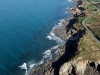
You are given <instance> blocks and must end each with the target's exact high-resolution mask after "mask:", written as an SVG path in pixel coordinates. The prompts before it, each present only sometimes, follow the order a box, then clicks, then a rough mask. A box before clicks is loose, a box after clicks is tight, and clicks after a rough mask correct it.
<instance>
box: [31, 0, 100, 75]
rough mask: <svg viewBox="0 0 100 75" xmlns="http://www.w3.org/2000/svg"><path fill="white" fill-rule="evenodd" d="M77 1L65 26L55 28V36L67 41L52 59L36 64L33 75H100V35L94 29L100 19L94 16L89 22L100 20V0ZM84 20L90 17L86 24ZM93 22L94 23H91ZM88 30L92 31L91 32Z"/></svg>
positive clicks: (60, 46)
mask: <svg viewBox="0 0 100 75" xmlns="http://www.w3.org/2000/svg"><path fill="white" fill-rule="evenodd" d="M74 1H75V2H76V5H75V7H74V8H71V9H69V11H70V12H71V13H72V15H73V16H72V17H70V18H67V19H65V21H64V22H63V23H62V24H63V25H62V26H59V27H56V28H55V29H54V30H53V32H54V33H55V35H56V36H58V37H59V38H61V39H62V40H64V41H65V43H63V44H61V45H59V50H58V51H57V53H53V59H49V60H48V61H46V62H45V63H44V64H42V65H39V66H36V67H35V68H34V69H32V71H31V73H30V75H100V44H99V43H98V42H96V39H95V37H96V38H97V39H99V37H98V36H97V33H96V32H95V33H94V32H93V28H95V27H97V26H95V27H94V25H95V24H98V23H100V22H99V20H98V22H96V21H94V20H93V19H92V22H91V23H89V22H90V20H91V19H89V18H94V17H95V18H96V19H98V18H97V17H96V16H94V14H95V13H96V15H99V16H100V14H98V13H99V12H98V10H99V9H100V2H98V1H97V2H95V0H88V1H87V0H74ZM93 3H94V4H93ZM96 4H97V5H98V6H96ZM91 7H94V8H93V9H92V8H91ZM96 7H97V8H98V9H97V8H96ZM90 16H91V17H90ZM88 17H89V18H88ZM85 19H87V21H88V20H89V21H88V22H87V21H86V22H85V25H86V26H85V25H84V24H83V23H82V22H83V21H84V20H85ZM96 19H95V20H96ZM91 24H92V25H93V26H90V25H91ZM89 26H90V27H89ZM86 27H88V28H86ZM98 27H100V25H98ZM88 29H89V30H91V32H88ZM98 31H99V30H98ZM91 33H93V34H94V36H92V35H91ZM98 35H99V33H98Z"/></svg>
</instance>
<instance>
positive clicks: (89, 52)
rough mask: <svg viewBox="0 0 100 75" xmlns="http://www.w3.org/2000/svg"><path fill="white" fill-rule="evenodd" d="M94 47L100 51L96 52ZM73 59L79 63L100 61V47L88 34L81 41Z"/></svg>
mask: <svg viewBox="0 0 100 75" xmlns="http://www.w3.org/2000/svg"><path fill="white" fill-rule="evenodd" d="M92 46H94V47H97V48H99V50H94V48H92ZM78 58H80V59H78ZM73 59H75V60H78V61H80V60H82V61H85V60H90V61H97V60H99V59H100V45H99V44H98V43H96V41H95V40H94V38H93V37H92V36H91V35H90V34H89V33H88V32H86V34H85V35H84V36H83V37H82V38H81V39H80V41H79V43H78V51H77V53H76V55H75V57H74V58H73Z"/></svg>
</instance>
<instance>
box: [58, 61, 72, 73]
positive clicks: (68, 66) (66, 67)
mask: <svg viewBox="0 0 100 75" xmlns="http://www.w3.org/2000/svg"><path fill="white" fill-rule="evenodd" d="M72 68H73V67H72V65H71V63H70V62H69V63H64V64H63V65H62V66H61V68H60V71H59V75H69V74H71V72H72Z"/></svg>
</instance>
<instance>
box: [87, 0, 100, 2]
mask: <svg viewBox="0 0 100 75" xmlns="http://www.w3.org/2000/svg"><path fill="white" fill-rule="evenodd" d="M88 1H90V2H100V0H88Z"/></svg>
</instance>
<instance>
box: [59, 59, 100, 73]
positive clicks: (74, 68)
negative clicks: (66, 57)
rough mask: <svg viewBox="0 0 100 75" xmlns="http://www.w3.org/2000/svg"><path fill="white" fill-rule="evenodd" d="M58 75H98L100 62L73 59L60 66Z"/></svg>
mask: <svg viewBox="0 0 100 75" xmlns="http://www.w3.org/2000/svg"><path fill="white" fill-rule="evenodd" d="M59 75H100V63H99V62H92V61H85V62H82V61H80V62H77V61H75V60H74V61H70V62H66V63H64V64H63V65H62V66H61V68H60V71H59Z"/></svg>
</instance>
